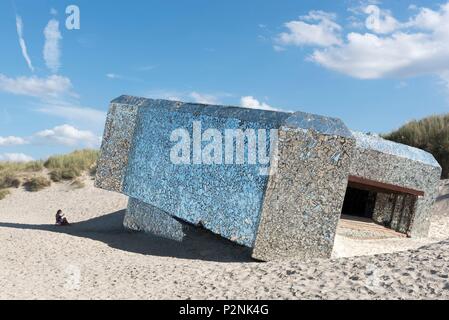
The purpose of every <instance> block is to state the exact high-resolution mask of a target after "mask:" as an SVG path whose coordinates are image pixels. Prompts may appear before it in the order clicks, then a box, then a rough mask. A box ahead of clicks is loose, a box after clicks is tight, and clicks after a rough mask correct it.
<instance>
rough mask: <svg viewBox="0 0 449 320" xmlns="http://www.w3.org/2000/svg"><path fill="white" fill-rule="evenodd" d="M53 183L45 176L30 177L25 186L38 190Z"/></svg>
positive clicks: (28, 189) (31, 189)
mask: <svg viewBox="0 0 449 320" xmlns="http://www.w3.org/2000/svg"><path fill="white" fill-rule="evenodd" d="M50 185H51V181H50V180H48V179H47V178H45V177H33V178H31V179H28V180H27V181H26V182H25V183H24V184H23V186H24V187H25V189H26V190H27V191H30V192H37V191H41V190H42V189H45V188H47V187H49V186H50Z"/></svg>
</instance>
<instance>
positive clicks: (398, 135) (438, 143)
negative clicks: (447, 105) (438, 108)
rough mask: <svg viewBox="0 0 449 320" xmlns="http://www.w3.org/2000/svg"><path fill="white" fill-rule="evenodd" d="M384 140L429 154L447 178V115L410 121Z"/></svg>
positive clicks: (448, 137) (448, 167)
mask: <svg viewBox="0 0 449 320" xmlns="http://www.w3.org/2000/svg"><path fill="white" fill-rule="evenodd" d="M384 138H385V139H388V140H391V141H395V142H399V143H403V144H407V145H409V146H412V147H416V148H419V149H423V150H425V151H427V152H430V153H431V154H433V155H434V157H435V158H436V159H437V161H438V162H439V163H440V165H441V166H442V167H443V178H445V179H447V178H449V114H447V115H440V116H432V117H428V118H425V119H422V120H419V121H417V120H414V121H411V122H409V123H407V124H406V125H404V126H403V127H401V128H400V129H398V130H396V131H394V132H392V133H389V134H387V135H385V136H384Z"/></svg>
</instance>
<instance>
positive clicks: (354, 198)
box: [342, 186, 377, 219]
mask: <svg viewBox="0 0 449 320" xmlns="http://www.w3.org/2000/svg"><path fill="white" fill-rule="evenodd" d="M376 195H377V193H376V192H373V191H368V190H362V189H358V188H355V187H352V186H348V188H347V190H346V196H345V200H344V203H343V210H342V214H343V215H347V216H356V217H362V218H369V219H372V217H373V214H374V207H375V205H376Z"/></svg>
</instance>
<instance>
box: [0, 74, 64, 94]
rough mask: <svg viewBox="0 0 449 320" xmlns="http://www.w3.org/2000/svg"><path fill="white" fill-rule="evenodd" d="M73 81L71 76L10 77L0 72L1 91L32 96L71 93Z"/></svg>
mask: <svg viewBox="0 0 449 320" xmlns="http://www.w3.org/2000/svg"><path fill="white" fill-rule="evenodd" d="M71 89H72V82H71V81H70V79H69V78H66V77H63V76H58V75H52V76H49V77H47V78H40V77H37V76H31V77H17V78H9V77H7V76H5V75H3V74H1V73H0V91H4V92H9V93H12V94H16V95H24V96H31V97H41V98H42V97H57V96H60V95H63V94H67V93H70V91H71Z"/></svg>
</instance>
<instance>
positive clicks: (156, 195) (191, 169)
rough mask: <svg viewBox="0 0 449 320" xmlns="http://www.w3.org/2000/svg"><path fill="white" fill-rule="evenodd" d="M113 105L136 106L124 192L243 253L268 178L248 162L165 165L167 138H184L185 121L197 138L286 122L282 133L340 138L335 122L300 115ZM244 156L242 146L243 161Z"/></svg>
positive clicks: (141, 102)
mask: <svg viewBox="0 0 449 320" xmlns="http://www.w3.org/2000/svg"><path fill="white" fill-rule="evenodd" d="M113 103H116V104H130V105H138V106H139V111H138V115H137V124H136V129H135V133H134V138H133V143H132V149H131V151H130V154H129V161H128V169H127V173H126V176H125V180H124V186H123V191H124V193H125V194H127V195H128V196H130V197H133V198H136V199H139V200H141V201H143V202H146V203H148V204H150V205H153V206H155V207H158V208H160V209H161V210H163V211H165V212H168V213H170V214H171V215H174V216H176V217H178V218H181V219H183V220H185V221H187V222H189V223H192V224H196V225H198V224H201V225H203V226H204V227H205V228H206V229H208V230H210V231H212V232H214V233H217V234H220V235H222V236H223V237H225V238H228V239H230V240H232V241H235V242H237V243H239V244H242V245H246V246H249V247H251V246H253V243H254V241H255V236H256V233H257V228H258V223H259V219H260V212H261V209H262V204H263V197H264V193H265V188H266V185H267V182H268V177H267V176H265V175H261V174H260V169H261V168H263V167H261V166H260V165H253V164H240V165H237V164H232V165H226V164H220V165H217V164H214V165H205V164H198V165H195V164H192V165H179V164H178V165H176V164H172V162H171V160H170V150H171V148H172V147H173V145H174V144H175V143H174V142H171V141H170V135H171V133H172V132H173V130H176V129H179V128H185V129H186V130H187V131H188V132H189V133H190V134H191V135H192V130H193V122H194V121H200V122H201V125H202V131H203V132H204V131H205V130H207V129H209V128H213V129H218V130H219V131H220V132H221V133H222V134H223V135H224V130H225V129H242V130H246V129H248V128H251V129H256V130H257V129H266V130H269V129H276V128H279V127H281V126H283V125H286V124H287V125H288V126H289V127H300V126H301V125H303V126H304V129H310V128H312V127H315V129H316V130H317V131H321V132H322V131H324V132H326V133H329V134H338V133H344V134H346V131H345V130H344V129H345V128H346V127H345V126H344V125H343V124H341V125H342V127H341V128H339V129H340V131H338V130H336V129H335V128H338V126H339V125H340V123H339V122H338V121H334V120H329V119H328V118H325V117H320V116H313V115H309V114H304V113H295V114H292V113H287V112H272V111H262V110H253V109H244V108H237V107H225V106H208V105H201V104H188V103H181V102H175V101H166V100H151V99H142V98H134V97H127V96H124V97H120V98H118V99H116V100H114V101H113ZM346 130H347V129H346ZM267 140H268V141H269V135H268V137H267ZM268 141H267V144H266V145H267V150H266V153H267V154H268V147H269V143H268ZM205 145H207V143H203V147H204V146H205ZM246 151H247V149H246V148H245V158H247V152H246ZM191 152H193V151H192V150H191ZM192 159H193V154H192Z"/></svg>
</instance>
